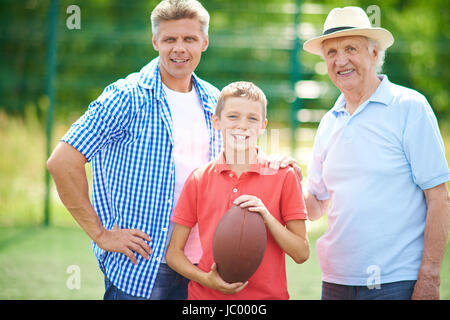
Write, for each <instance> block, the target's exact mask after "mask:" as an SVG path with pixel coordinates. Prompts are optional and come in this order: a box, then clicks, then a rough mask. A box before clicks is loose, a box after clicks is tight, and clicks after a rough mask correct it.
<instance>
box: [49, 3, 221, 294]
mask: <svg viewBox="0 0 450 320" xmlns="http://www.w3.org/2000/svg"><path fill="white" fill-rule="evenodd" d="M151 20H152V32H153V41H152V42H153V46H154V48H155V50H156V51H158V53H159V57H158V58H156V59H154V60H153V61H151V62H150V63H149V64H148V65H146V66H145V67H144V68H142V70H141V71H140V72H138V73H133V74H130V75H129V76H127V77H126V78H125V79H120V80H118V81H116V82H115V83H113V84H111V85H109V86H108V87H106V89H105V90H104V91H103V93H102V94H101V95H100V96H99V97H98V98H97V99H96V100H95V101H93V102H92V103H91V104H90V105H89V108H88V110H87V111H86V113H85V114H84V115H82V116H81V117H80V118H79V119H78V120H77V121H76V122H75V123H74V124H73V125H72V126H71V128H70V129H69V131H68V132H67V133H66V134H65V135H64V137H63V138H62V139H61V141H60V143H59V144H58V146H57V147H56V148H55V150H54V152H53V154H52V155H51V157H50V159H49V160H48V162H47V167H48V169H49V171H50V173H51V174H52V176H53V178H54V181H55V184H56V187H57V190H58V193H59V196H60V198H61V200H62V202H63V203H64V205H65V206H66V208H67V209H68V210H69V212H70V213H71V214H72V215H73V217H74V218H75V220H76V221H77V222H78V223H79V225H80V226H81V227H82V228H83V230H84V231H85V232H86V233H87V234H88V235H89V237H90V238H91V239H92V240H93V250H94V253H95V255H96V258H97V260H98V263H99V266H100V269H101V270H102V271H103V273H104V274H105V296H104V298H105V299H139V298H142V299H185V298H186V296H187V282H188V280H187V279H185V278H183V277H181V276H180V275H178V274H177V273H175V272H174V271H173V270H171V269H170V268H168V267H167V264H166V263H165V261H164V256H165V249H166V246H167V244H168V239H169V238H170V232H171V225H170V216H171V212H172V209H173V207H174V206H175V204H176V201H177V200H178V196H179V193H180V192H181V188H182V186H183V184H184V181H185V179H186V178H187V176H188V174H189V173H190V172H191V171H192V170H193V169H195V168H196V167H198V166H200V165H202V164H204V163H206V162H208V161H210V160H212V159H213V158H215V157H216V155H217V154H218V153H219V151H220V150H221V148H222V139H221V136H220V132H219V131H217V130H215V129H214V128H213V126H212V123H211V117H212V115H213V113H214V109H215V105H216V102H217V96H218V93H219V91H218V90H217V89H216V88H215V87H214V86H212V85H211V84H209V83H207V82H205V81H203V80H201V79H199V78H198V77H197V76H195V74H194V73H193V72H194V70H195V68H196V67H197V65H198V63H199V62H200V57H201V53H202V52H203V51H205V50H206V48H207V46H208V25H209V14H208V12H207V11H206V10H205V9H204V8H203V6H202V5H201V4H200V3H199V2H198V1H195V0H188V1H179V0H176V1H173V0H171V1H167V0H165V1H161V3H160V4H159V5H158V6H157V7H155V9H154V10H153V12H152V16H151ZM189 128H190V129H191V130H188V129H189ZM194 128H195V130H194ZM91 161H92V173H93V190H92V191H93V193H92V202H91V201H90V199H89V191H88V182H87V179H86V173H85V164H86V163H87V162H91ZM196 236H198V235H196V234H195V232H193V234H192V241H191V245H190V247H189V246H188V248H186V250H188V251H190V254H191V258H192V261H193V262H194V263H195V261H196V259H198V257H199V255H201V251H200V250H201V248H199V247H198V240H197V239H196Z"/></svg>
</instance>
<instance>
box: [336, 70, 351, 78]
mask: <svg viewBox="0 0 450 320" xmlns="http://www.w3.org/2000/svg"><path fill="white" fill-rule="evenodd" d="M353 71H355V69H348V70H344V71H338V72H337V74H338V75H340V76H345V75H347V74H350V73H352V72H353Z"/></svg>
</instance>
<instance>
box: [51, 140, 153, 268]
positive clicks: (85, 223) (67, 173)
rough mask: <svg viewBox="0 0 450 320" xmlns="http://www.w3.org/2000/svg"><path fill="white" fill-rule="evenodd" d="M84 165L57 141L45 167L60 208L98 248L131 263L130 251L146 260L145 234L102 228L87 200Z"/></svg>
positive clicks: (79, 156) (74, 152)
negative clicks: (123, 257)
mask: <svg viewBox="0 0 450 320" xmlns="http://www.w3.org/2000/svg"><path fill="white" fill-rule="evenodd" d="M86 163H87V160H86V158H85V157H84V155H83V154H82V153H80V152H79V151H78V150H76V149H75V148H73V147H72V146H71V145H69V144H67V143H65V142H60V143H59V144H58V145H57V147H56V148H55V150H54V151H53V153H52V155H51V156H50V158H49V159H48V161H47V168H48V170H49V172H50V174H51V175H52V177H53V180H54V181H55V184H56V189H57V190H58V194H59V197H60V199H61V201H62V202H63V204H64V206H65V207H66V208H67V210H68V211H69V212H70V213H71V214H72V216H73V217H74V219H75V220H76V221H77V222H78V224H79V225H80V226H81V228H83V230H84V231H85V232H86V233H87V235H88V236H89V237H90V238H91V239H92V240H93V241H95V243H97V245H98V246H99V247H100V248H102V249H104V250H106V251H110V252H121V253H123V254H125V255H126V256H128V257H129V258H130V259H131V261H132V262H133V263H137V259H136V257H135V255H134V253H133V251H135V252H137V253H139V254H140V255H141V256H143V257H144V258H146V259H149V255H150V254H151V248H150V246H149V245H148V244H147V243H146V242H145V241H144V240H147V241H151V239H150V237H149V236H148V235H147V234H145V233H144V232H142V231H140V230H136V229H118V228H117V227H115V228H113V229H112V230H110V231H108V230H106V229H105V228H104V227H103V226H102V224H101V222H100V219H99V217H98V215H97V213H96V212H95V209H94V208H93V206H92V204H91V201H90V199H89V185H88V181H87V177H86V171H85V164H86Z"/></svg>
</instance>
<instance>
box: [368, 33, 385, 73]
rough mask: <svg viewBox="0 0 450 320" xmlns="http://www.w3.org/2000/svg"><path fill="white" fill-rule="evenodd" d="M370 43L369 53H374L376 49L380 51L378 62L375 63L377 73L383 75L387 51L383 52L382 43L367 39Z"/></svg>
mask: <svg viewBox="0 0 450 320" xmlns="http://www.w3.org/2000/svg"><path fill="white" fill-rule="evenodd" d="M367 40H368V41H369V46H368V47H367V50H368V51H369V53H373V52H374V50H375V49H378V57H377V62H376V63H375V71H376V72H377V73H381V71H382V70H383V64H384V57H385V56H386V49H383V50H381V46H380V43H379V42H378V40H375V39H372V38H367Z"/></svg>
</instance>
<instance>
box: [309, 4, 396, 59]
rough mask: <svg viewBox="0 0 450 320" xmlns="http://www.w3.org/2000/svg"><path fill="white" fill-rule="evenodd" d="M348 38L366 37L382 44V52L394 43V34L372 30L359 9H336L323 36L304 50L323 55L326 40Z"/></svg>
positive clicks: (329, 18)
mask: <svg viewBox="0 0 450 320" xmlns="http://www.w3.org/2000/svg"><path fill="white" fill-rule="evenodd" d="M346 36H365V37H368V38H371V39H374V40H377V41H378V42H379V43H380V46H381V48H380V50H385V49H387V48H389V47H390V46H391V45H392V44H393V43H394V37H393V36H392V34H391V33H390V32H389V31H387V30H386V29H383V28H372V26H371V24H370V21H369V17H368V16H367V14H366V13H365V12H364V10H363V9H361V8H359V7H345V8H334V9H333V10H331V11H330V13H329V14H328V16H327V19H326V20H325V23H324V25H323V33H322V35H321V36H319V37H316V38H313V39H311V40H308V41H306V42H305V43H304V44H303V49H305V50H306V51H308V52H309V53H312V54H317V55H320V54H321V50H322V48H321V43H322V41H324V40H327V39H330V38H337V37H346Z"/></svg>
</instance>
